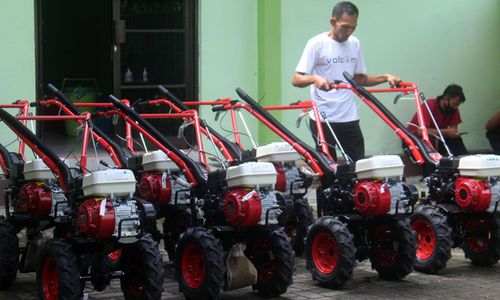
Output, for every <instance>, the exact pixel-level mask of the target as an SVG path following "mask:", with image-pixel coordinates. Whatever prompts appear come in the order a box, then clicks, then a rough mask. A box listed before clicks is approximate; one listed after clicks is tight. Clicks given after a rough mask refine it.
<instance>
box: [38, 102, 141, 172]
mask: <svg viewBox="0 0 500 300" xmlns="http://www.w3.org/2000/svg"><path fill="white" fill-rule="evenodd" d="M122 102H123V103H124V104H125V105H127V106H130V102H129V101H128V100H122ZM38 103H39V104H40V105H45V106H50V105H55V106H57V107H59V109H61V110H62V111H63V112H64V113H65V114H66V115H68V116H75V114H74V113H73V112H72V111H71V110H70V109H69V108H67V107H66V106H65V105H64V104H63V103H62V102H61V101H59V100H57V99H49V100H40V101H39V102H38ZM73 104H74V105H75V106H77V107H111V108H112V107H114V106H113V104H112V103H73ZM57 117H63V116H57ZM60 120H62V119H60ZM77 122H78V123H79V124H82V123H81V122H80V121H77ZM125 133H126V138H127V147H128V148H129V149H132V150H133V147H132V146H131V144H132V143H133V141H132V130H131V128H130V125H129V124H127V126H125ZM92 135H93V137H94V139H95V140H96V142H97V143H99V144H100V145H101V146H102V147H103V148H104V149H105V150H106V152H108V153H109V155H110V157H111V159H112V160H113V162H114V163H115V164H116V165H117V166H118V168H124V167H125V166H123V165H122V164H121V162H120V160H119V159H118V156H117V154H116V152H115V151H114V149H113V147H111V145H110V144H109V143H108V142H107V141H106V140H105V139H103V138H102V137H101V136H99V135H98V134H97V133H95V132H94V131H92ZM132 153H134V152H132Z"/></svg>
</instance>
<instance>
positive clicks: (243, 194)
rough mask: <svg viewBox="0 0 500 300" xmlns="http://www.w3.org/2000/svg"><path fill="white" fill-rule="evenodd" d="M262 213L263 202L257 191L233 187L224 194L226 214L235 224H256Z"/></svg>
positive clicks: (238, 225) (230, 221)
mask: <svg viewBox="0 0 500 300" xmlns="http://www.w3.org/2000/svg"><path fill="white" fill-rule="evenodd" d="M261 214H262V203H261V201H260V198H259V193H257V192H256V191H254V190H252V191H249V190H245V189H232V190H230V191H228V192H227V193H226V194H225V195H224V215H225V216H226V218H227V220H228V221H229V223H231V224H232V225H233V226H236V227H252V226H256V225H257V224H258V223H259V221H260V218H261Z"/></svg>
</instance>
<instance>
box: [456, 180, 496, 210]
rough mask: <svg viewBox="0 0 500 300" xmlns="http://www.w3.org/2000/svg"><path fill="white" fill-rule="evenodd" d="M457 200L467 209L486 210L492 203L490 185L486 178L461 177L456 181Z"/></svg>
mask: <svg viewBox="0 0 500 300" xmlns="http://www.w3.org/2000/svg"><path fill="white" fill-rule="evenodd" d="M455 201H456V203H457V204H458V206H460V207H461V208H462V209H464V210H466V211H473V212H480V211H485V210H487V209H488V208H489V207H490V203H491V189H490V186H489V184H488V182H487V181H486V180H481V179H474V178H466V177H465V178H464V177H459V178H457V180H456V181H455Z"/></svg>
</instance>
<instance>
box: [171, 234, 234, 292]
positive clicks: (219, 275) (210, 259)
mask: <svg viewBox="0 0 500 300" xmlns="http://www.w3.org/2000/svg"><path fill="white" fill-rule="evenodd" d="M189 247H198V248H199V250H200V251H201V252H202V253H201V254H202V256H203V258H202V259H203V261H199V262H198V263H197V266H199V267H201V268H203V270H204V271H205V273H204V276H203V278H201V279H200V280H199V281H200V282H201V283H200V284H199V286H196V287H194V286H193V284H191V286H190V284H189V281H190V280H189V279H186V277H185V272H187V271H186V270H183V268H182V265H183V258H185V259H190V258H192V257H188V256H186V257H185V255H187V253H189V251H188V249H189ZM176 253H181V254H182V255H177V256H176V257H175V274H176V278H177V280H178V283H179V289H180V291H181V292H182V293H183V294H184V296H185V297H186V299H206V300H208V299H215V298H216V297H217V296H218V295H219V293H220V292H221V290H222V287H223V286H224V282H225V280H224V279H225V277H224V276H225V274H226V265H225V263H224V249H223V247H222V243H221V241H220V240H219V239H218V238H216V237H215V236H214V235H213V234H212V233H210V232H209V231H208V229H206V228H203V227H190V228H188V229H186V231H185V232H184V233H183V234H182V235H181V238H180V239H179V243H178V244H177V248H176ZM199 258H200V257H198V259H199ZM193 261H196V259H193ZM186 275H189V274H186Z"/></svg>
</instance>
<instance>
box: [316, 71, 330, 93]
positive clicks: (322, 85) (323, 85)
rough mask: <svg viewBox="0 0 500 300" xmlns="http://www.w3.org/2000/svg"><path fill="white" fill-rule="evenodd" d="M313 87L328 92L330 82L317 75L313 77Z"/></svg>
mask: <svg viewBox="0 0 500 300" xmlns="http://www.w3.org/2000/svg"><path fill="white" fill-rule="evenodd" d="M314 85H315V86H316V87H317V88H318V89H320V90H323V91H327V92H328V91H329V90H330V81H328V79H326V78H324V77H321V76H319V75H314Z"/></svg>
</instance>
